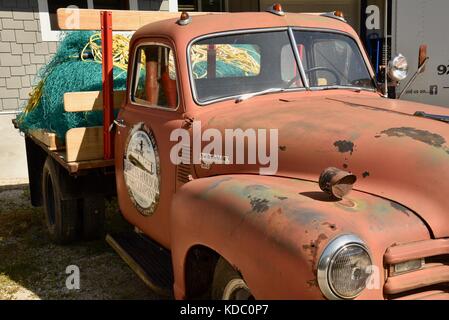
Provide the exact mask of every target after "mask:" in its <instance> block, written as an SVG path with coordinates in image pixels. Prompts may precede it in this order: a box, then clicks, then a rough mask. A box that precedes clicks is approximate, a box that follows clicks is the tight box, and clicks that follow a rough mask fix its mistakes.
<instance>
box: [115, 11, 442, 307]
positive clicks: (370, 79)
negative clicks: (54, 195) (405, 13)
mask: <svg viewBox="0 0 449 320" xmlns="http://www.w3.org/2000/svg"><path fill="white" fill-rule="evenodd" d="M129 54H130V63H129V67H128V83H127V90H126V95H125V97H124V101H123V104H122V105H121V108H120V111H119V114H118V117H117V118H116V120H115V121H114V128H113V130H114V132H115V133H114V135H115V138H114V139H115V143H114V144H115V151H114V165H115V182H116V190H117V196H118V202H119V206H120V210H121V212H122V214H123V216H124V217H125V218H126V220H127V221H128V222H129V223H130V224H131V225H133V226H134V227H135V233H134V234H133V235H132V236H130V235H121V236H120V235H118V236H114V235H108V242H109V243H110V244H111V245H112V246H113V247H114V248H115V249H116V250H117V251H118V252H119V254H120V255H121V256H122V257H124V259H125V260H126V261H127V262H128V263H129V264H130V265H131V266H132V267H133V269H135V270H137V272H138V274H139V275H140V276H141V277H142V278H143V279H144V280H145V281H146V282H147V283H148V284H149V285H150V286H151V287H152V288H155V289H157V290H162V291H164V290H163V289H166V290H165V292H172V290H173V293H174V296H175V297H176V298H178V299H186V298H189V299H190V298H198V297H199V298H216V299H253V298H255V299H343V300H352V299H397V298H401V299H416V298H436V299H438V298H447V297H448V296H449V291H448V290H447V282H448V279H449V264H448V261H447V259H446V258H445V257H446V256H447V254H449V239H448V237H449V224H448V223H447V222H448V219H449V217H448V214H447V210H448V208H449V200H448V199H449V198H448V197H447V195H448V190H449V179H447V178H448V177H449V142H448V141H449V127H448V124H447V121H445V120H444V119H447V118H448V116H449V112H448V111H447V110H446V109H443V108H439V107H433V106H427V105H423V104H418V103H412V102H405V101H399V100H390V99H386V98H384V97H383V94H382V93H381V92H380V91H379V89H378V86H377V84H376V81H375V77H374V72H373V69H372V67H371V65H370V63H369V60H368V58H367V55H366V52H365V50H364V48H363V46H362V44H361V41H360V39H359V38H358V36H357V34H356V32H355V31H354V30H353V29H352V28H351V27H350V26H349V25H348V24H347V23H346V22H345V20H344V17H342V15H341V14H336V13H330V14H296V13H285V12H283V11H282V9H281V8H280V7H279V6H273V7H272V8H271V9H270V10H269V11H268V12H261V13H232V14H206V15H198V16H196V15H195V16H189V15H188V14H187V13H183V14H182V15H181V16H180V18H175V19H168V20H163V21H159V22H155V23H151V24H148V25H146V26H144V27H142V28H140V29H139V30H138V31H137V32H136V33H135V34H134V35H133V37H132V40H131V43H130V52H129ZM419 112H421V113H419ZM418 114H421V115H422V114H424V115H427V116H426V117H422V116H417V115H418ZM350 189H352V191H351V192H350V193H349V190H350Z"/></svg>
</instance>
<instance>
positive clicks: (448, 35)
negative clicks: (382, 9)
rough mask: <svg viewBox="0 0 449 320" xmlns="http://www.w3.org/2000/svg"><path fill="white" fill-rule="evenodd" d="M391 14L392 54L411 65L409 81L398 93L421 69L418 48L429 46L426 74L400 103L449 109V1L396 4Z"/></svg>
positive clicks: (399, 1) (406, 0) (396, 1)
mask: <svg viewBox="0 0 449 320" xmlns="http://www.w3.org/2000/svg"><path fill="white" fill-rule="evenodd" d="M391 13H392V14H391V17H392V21H391V22H392V30H391V32H392V52H393V53H402V54H403V55H404V56H406V57H407V59H408V62H409V75H408V78H407V79H406V80H404V81H402V83H401V84H400V86H399V88H398V92H400V91H402V90H403V88H404V86H405V84H406V83H407V82H408V80H409V79H410V78H411V77H412V76H413V74H414V73H415V71H416V70H417V69H418V53H419V46H420V45H421V44H426V45H427V46H428V49H427V55H428V57H429V60H428V61H427V64H426V68H425V71H424V72H423V73H421V74H420V75H419V76H418V77H417V79H416V80H415V81H414V82H413V83H412V85H411V86H410V87H409V88H408V89H407V90H406V91H405V92H404V94H403V95H402V97H401V99H404V100H411V101H417V102H423V103H427V104H433V105H439V106H445V107H449V22H448V20H446V19H447V18H448V14H449V1H447V0H393V2H392V8H391Z"/></svg>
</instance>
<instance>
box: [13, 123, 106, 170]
mask: <svg viewBox="0 0 449 320" xmlns="http://www.w3.org/2000/svg"><path fill="white" fill-rule="evenodd" d="M13 124H14V126H15V127H16V128H18V125H17V121H16V120H13ZM26 136H27V137H28V138H30V139H31V140H33V142H34V143H36V144H37V145H38V146H39V147H41V148H42V149H43V150H44V151H45V152H46V153H47V154H48V155H50V156H51V157H52V158H53V159H55V160H56V161H57V162H58V163H59V164H60V165H61V166H63V167H64V168H65V169H66V170H67V171H68V172H69V173H70V174H76V173H79V172H80V171H85V170H90V169H99V168H107V167H113V166H114V159H111V160H104V159H90V160H76V161H71V160H68V157H67V150H66V146H65V145H64V144H62V143H60V142H59V141H58V139H57V138H56V136H55V135H54V134H52V133H48V132H45V131H44V130H35V131H31V132H29V133H27V134H26ZM100 147H101V145H100V144H98V148H100ZM99 152H100V153H102V148H100V149H99Z"/></svg>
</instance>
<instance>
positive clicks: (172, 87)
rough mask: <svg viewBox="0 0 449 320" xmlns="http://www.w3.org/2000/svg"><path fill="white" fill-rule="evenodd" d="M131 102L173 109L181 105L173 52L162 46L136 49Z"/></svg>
mask: <svg viewBox="0 0 449 320" xmlns="http://www.w3.org/2000/svg"><path fill="white" fill-rule="evenodd" d="M134 68H135V69H134V80H135V81H134V89H133V94H132V101H133V102H134V103H137V104H139V105H145V106H153V107H162V108H167V109H174V108H176V107H177V106H178V92H177V83H176V81H177V79H176V64H175V57H174V53H173V50H171V49H170V48H168V47H166V46H162V45H145V46H141V47H139V48H138V49H137V54H136V58H135V64H134Z"/></svg>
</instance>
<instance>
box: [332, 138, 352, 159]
mask: <svg viewBox="0 0 449 320" xmlns="http://www.w3.org/2000/svg"><path fill="white" fill-rule="evenodd" d="M334 146H335V147H336V148H337V149H338V152H340V153H347V152H349V153H350V154H351V155H352V154H353V153H354V147H355V145H354V142H352V141H347V140H338V141H335V143H334Z"/></svg>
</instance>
